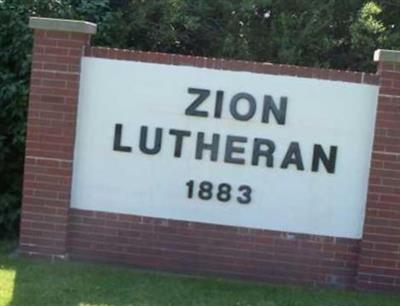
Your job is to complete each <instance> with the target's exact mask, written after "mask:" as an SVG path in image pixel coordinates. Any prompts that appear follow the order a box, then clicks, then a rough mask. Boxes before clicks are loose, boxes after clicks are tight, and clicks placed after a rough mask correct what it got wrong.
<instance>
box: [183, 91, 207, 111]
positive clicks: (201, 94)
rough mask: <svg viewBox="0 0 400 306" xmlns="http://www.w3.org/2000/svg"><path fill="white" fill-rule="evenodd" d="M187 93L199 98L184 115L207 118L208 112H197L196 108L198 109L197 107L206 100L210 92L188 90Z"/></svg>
mask: <svg viewBox="0 0 400 306" xmlns="http://www.w3.org/2000/svg"><path fill="white" fill-rule="evenodd" d="M188 93H190V94H197V95H199V96H198V97H197V98H196V99H195V100H194V101H193V102H192V104H190V105H189V106H188V108H187V109H186V110H185V115H188V116H197V117H208V112H206V111H199V110H197V107H199V105H200V104H201V103H203V101H204V100H205V99H207V97H208V96H209V95H210V91H209V90H207V89H199V88H189V89H188Z"/></svg>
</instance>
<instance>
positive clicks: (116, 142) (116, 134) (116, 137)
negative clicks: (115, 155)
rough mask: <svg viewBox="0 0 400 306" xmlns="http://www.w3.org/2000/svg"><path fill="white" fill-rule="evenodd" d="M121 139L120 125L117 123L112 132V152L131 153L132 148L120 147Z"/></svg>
mask: <svg viewBox="0 0 400 306" xmlns="http://www.w3.org/2000/svg"><path fill="white" fill-rule="evenodd" d="M121 138H122V124H121V123H117V124H115V130H114V151H121V152H132V147H128V146H122V145H121Z"/></svg>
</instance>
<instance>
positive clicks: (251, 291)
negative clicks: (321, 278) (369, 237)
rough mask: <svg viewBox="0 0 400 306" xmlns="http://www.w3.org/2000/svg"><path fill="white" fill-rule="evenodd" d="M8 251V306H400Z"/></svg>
mask: <svg viewBox="0 0 400 306" xmlns="http://www.w3.org/2000/svg"><path fill="white" fill-rule="evenodd" d="M0 245H1V243H0ZM8 251H9V250H8ZM8 251H6V250H5V249H4V247H3V248H1V246H0V277H1V275H2V274H1V273H4V271H8V272H10V271H11V272H12V271H13V272H14V273H15V278H14V281H13V288H11V286H10V291H12V292H10V295H11V298H10V301H9V303H8V305H9V306H27V305H29V306H36V305H40V306H47V305H49V306H52V305H54V306H59V305H68V306H75V305H79V306H83V305H121V306H128V305H135V306H137V305H140V306H161V305H163V306H164V305H170V306H180V305H182V306H190V305H193V306H211V305H212V306H342V305H343V306H344V305H345V306H358V305H360V306H361V305H362V306H398V305H400V296H388V295H383V294H365V293H357V292H348V291H347V292H346V291H340V290H316V289H307V288H299V287H289V286H271V285H260V284H252V283H241V282H234V281H226V280H220V279H215V278H213V279H211V278H190V277H182V276H177V275H171V274H165V273H150V272H143V271H137V270H134V269H129V268H122V267H115V266H107V265H97V264H85V263H76V262H55V263H51V262H49V261H43V260H28V259H24V258H16V257H12V256H11V257H10V256H9V255H6V253H8ZM11 272H10V273H11ZM0 284H1V279H0ZM1 290H2V289H1V288H0V305H3V304H1V303H2V302H3V301H2V300H1Z"/></svg>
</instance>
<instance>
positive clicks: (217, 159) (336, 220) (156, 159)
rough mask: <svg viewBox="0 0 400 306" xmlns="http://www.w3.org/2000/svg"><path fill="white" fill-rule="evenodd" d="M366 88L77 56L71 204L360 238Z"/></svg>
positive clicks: (369, 98) (372, 102) (368, 134)
mask: <svg viewBox="0 0 400 306" xmlns="http://www.w3.org/2000/svg"><path fill="white" fill-rule="evenodd" d="M377 91H378V88H377V86H371V85H365V84H354V83H347V82H338V81H328V80H317V79H307V78H298V77H289V76H273V75H264V74H257V73H250V72H232V71H222V70H213V69H206V68H196V67H184V66H171V65H161V64H151V63H141V62H132V61H118V60H108V59H98V58H84V59H83V63H82V74H81V88H80V100H79V112H78V124H77V134H76V147H75V160H74V174H73V187H72V203H71V205H72V207H74V208H80V209H87V210H96V211H106V212H117V213H125V214H135V215H143V216H151V217H159V218H167V219H175V220H187V221H196V222H205V223H214V224H224V225H232V226H244V227H250V228H260V229H270V230H278V231H290V232H297V233H308V234H318V235H328V236H336V237H349V238H360V237H361V233H362V226H363V219H364V210H365V202H366V194H367V181H368V173H369V164H370V155H371V146H372V136H373V127H374V120H375V113H376V103H377Z"/></svg>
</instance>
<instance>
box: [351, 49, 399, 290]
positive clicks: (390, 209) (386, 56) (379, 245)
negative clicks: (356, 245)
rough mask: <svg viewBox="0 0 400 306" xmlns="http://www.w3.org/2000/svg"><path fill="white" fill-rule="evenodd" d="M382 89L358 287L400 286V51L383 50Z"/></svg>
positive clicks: (380, 61) (380, 66)
mask: <svg viewBox="0 0 400 306" xmlns="http://www.w3.org/2000/svg"><path fill="white" fill-rule="evenodd" d="M374 60H375V61H376V62H377V63H378V74H379V78H380V83H379V84H380V89H379V98H378V112H377V118H376V124H375V139H374V148H373V153H372V162H371V172H370V179H369V190H368V202H367V211H366V218H365V224H364V235H363V239H362V242H361V252H360V258H359V271H358V279H357V285H358V287H359V288H362V289H371V290H389V291H396V290H397V291H399V290H400V51H391V50H377V51H376V52H375V54H374Z"/></svg>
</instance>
